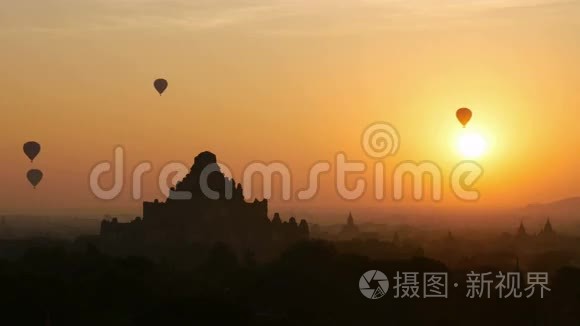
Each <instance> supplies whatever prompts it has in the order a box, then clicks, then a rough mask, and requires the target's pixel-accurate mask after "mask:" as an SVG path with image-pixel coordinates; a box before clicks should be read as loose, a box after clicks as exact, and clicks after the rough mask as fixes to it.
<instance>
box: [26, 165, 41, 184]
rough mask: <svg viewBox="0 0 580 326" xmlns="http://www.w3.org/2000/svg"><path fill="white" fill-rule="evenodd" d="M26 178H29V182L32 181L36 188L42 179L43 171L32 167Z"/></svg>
mask: <svg viewBox="0 0 580 326" xmlns="http://www.w3.org/2000/svg"><path fill="white" fill-rule="evenodd" d="M26 178H27V179H28V182H30V184H31V185H32V187H34V189H36V185H38V184H39V183H40V180H42V171H40V170H36V169H32V170H30V171H28V173H26Z"/></svg>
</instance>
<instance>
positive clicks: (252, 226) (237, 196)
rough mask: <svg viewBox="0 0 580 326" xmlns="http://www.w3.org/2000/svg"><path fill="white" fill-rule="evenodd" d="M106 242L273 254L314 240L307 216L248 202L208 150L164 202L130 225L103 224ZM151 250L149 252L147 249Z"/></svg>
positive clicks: (112, 246)
mask: <svg viewBox="0 0 580 326" xmlns="http://www.w3.org/2000/svg"><path fill="white" fill-rule="evenodd" d="M99 238H100V239H99V242H100V246H101V247H102V248H104V249H106V250H107V249H108V250H107V251H128V253H135V252H139V253H144V251H147V250H149V251H150V250H157V251H159V250H162V249H161V248H174V247H180V246H184V245H190V244H206V245H211V244H215V243H224V244H227V245H228V246H229V247H231V248H233V249H234V251H236V253H238V254H247V253H248V252H251V253H252V254H253V255H256V256H258V257H267V256H272V255H276V254H279V252H280V251H281V250H283V249H285V248H286V247H288V246H289V245H291V244H292V243H295V242H298V241H301V240H306V239H308V238H309V227H308V223H307V222H306V220H301V221H300V223H297V221H296V219H295V218H294V217H291V218H290V219H289V220H288V221H287V222H286V221H285V222H283V221H282V219H281V217H280V215H279V214H278V213H275V214H274V216H273V218H272V220H270V219H269V218H268V201H267V199H263V200H261V201H260V200H257V199H256V200H254V201H253V202H246V200H245V198H244V195H243V189H242V186H241V185H240V184H237V183H236V182H235V180H234V179H230V178H227V177H226V176H225V175H224V174H223V173H222V172H221V170H220V169H219V166H218V164H217V158H216V155H215V154H213V153H211V152H207V151H206V152H202V153H200V154H199V155H197V156H196V157H195V159H194V163H193V166H192V167H191V170H190V172H189V173H188V174H187V175H186V176H185V177H184V178H183V179H182V180H181V181H180V182H178V183H177V184H176V185H175V187H174V188H171V192H170V195H169V197H168V198H167V199H166V200H165V201H164V202H160V201H158V200H155V201H153V202H143V216H142V218H141V217H136V218H135V219H134V220H133V221H131V222H128V223H122V222H119V221H118V219H117V218H108V219H105V220H103V221H102V222H101V229H100V236H99ZM152 248H155V249H152ZM145 253H149V252H145Z"/></svg>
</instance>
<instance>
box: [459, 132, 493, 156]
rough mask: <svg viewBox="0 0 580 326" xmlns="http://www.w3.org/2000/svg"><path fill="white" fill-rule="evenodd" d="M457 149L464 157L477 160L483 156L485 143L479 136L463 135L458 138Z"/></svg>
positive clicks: (475, 134)
mask: <svg viewBox="0 0 580 326" xmlns="http://www.w3.org/2000/svg"><path fill="white" fill-rule="evenodd" d="M457 147H458V150H459V153H461V155H463V156H464V157H466V158H478V157H481V156H482V155H483V154H485V151H486V149H487V143H486V142H485V139H484V138H483V136H481V135H480V134H477V133H465V134H462V135H460V136H459V139H458V142H457Z"/></svg>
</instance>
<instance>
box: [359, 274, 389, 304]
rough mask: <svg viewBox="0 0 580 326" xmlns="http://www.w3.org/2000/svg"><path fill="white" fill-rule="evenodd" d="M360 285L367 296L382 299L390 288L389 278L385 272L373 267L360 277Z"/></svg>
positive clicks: (361, 290)
mask: <svg viewBox="0 0 580 326" xmlns="http://www.w3.org/2000/svg"><path fill="white" fill-rule="evenodd" d="M373 281H374V282H373ZM371 286H372V287H371ZM358 287H359V289H360V292H361V293H362V294H363V295H364V296H365V297H367V298H369V299H373V300H374V299H380V298H382V297H383V296H384V295H385V294H386V293H387V291H388V290H389V280H388V279H387V276H386V275H385V274H384V273H383V272H381V271H378V270H374V269H373V270H370V271H367V272H366V273H364V274H363V275H362V276H361V277H360V280H359V281H358Z"/></svg>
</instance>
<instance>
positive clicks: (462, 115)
mask: <svg viewBox="0 0 580 326" xmlns="http://www.w3.org/2000/svg"><path fill="white" fill-rule="evenodd" d="M472 115H473V114H472V113H471V110H470V109H468V108H461V109H459V110H457V112H455V116H457V120H459V122H461V124H462V125H463V128H465V126H466V125H467V123H468V122H469V120H471V116H472Z"/></svg>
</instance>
